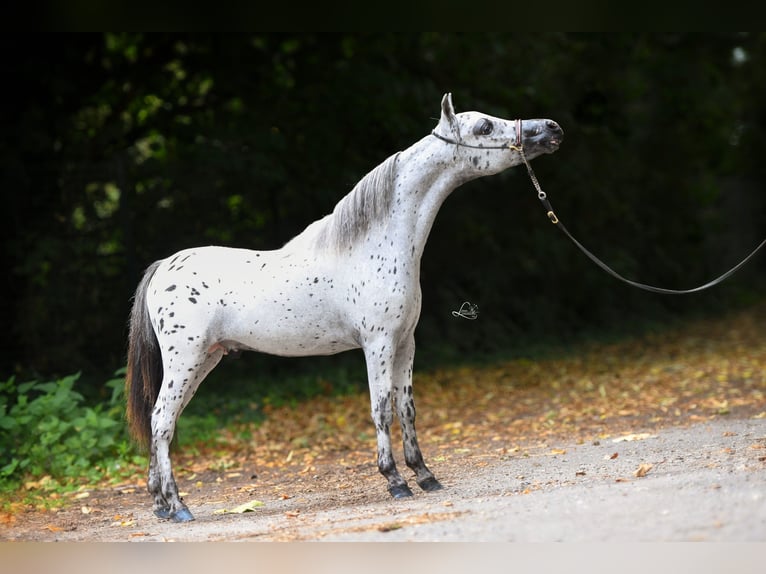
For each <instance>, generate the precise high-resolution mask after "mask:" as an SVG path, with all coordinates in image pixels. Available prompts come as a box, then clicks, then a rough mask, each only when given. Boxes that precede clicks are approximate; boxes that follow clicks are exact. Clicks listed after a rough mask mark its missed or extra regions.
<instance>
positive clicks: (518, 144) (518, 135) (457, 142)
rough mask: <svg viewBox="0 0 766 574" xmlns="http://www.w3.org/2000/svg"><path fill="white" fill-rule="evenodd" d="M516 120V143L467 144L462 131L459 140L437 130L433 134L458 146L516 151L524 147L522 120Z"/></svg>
mask: <svg viewBox="0 0 766 574" xmlns="http://www.w3.org/2000/svg"><path fill="white" fill-rule="evenodd" d="M515 122H516V143H515V144H510V143H509V144H506V145H473V144H467V143H463V142H462V138H460V133H459V132H458V138H459V139H457V140H454V139H451V138H448V137H446V136H443V135H441V134H438V133H436V130H433V131H431V135H432V136H434V137H436V138H438V139H440V140H442V141H443V142H447V143H449V144H455V145H457V146H463V147H471V148H475V149H510V150H515V151H523V149H524V148H523V147H522V144H521V120H515Z"/></svg>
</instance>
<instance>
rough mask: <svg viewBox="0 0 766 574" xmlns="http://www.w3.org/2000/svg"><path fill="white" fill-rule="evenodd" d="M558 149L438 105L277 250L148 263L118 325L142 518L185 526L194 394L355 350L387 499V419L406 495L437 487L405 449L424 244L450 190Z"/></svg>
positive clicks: (530, 126) (522, 125) (540, 129)
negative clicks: (258, 372)
mask: <svg viewBox="0 0 766 574" xmlns="http://www.w3.org/2000/svg"><path fill="white" fill-rule="evenodd" d="M562 138H563V131H562V129H561V128H560V127H559V125H558V124H557V123H556V122H554V121H552V120H547V119H528V120H504V119H501V118H497V117H492V116H489V115H487V114H484V113H480V112H475V111H471V112H463V113H459V114H456V113H455V110H454V108H453V105H452V97H451V94H445V95H444V97H443V98H442V101H441V117H440V119H439V122H438V124H437V125H436V127H435V129H433V131H432V132H430V133H429V134H428V135H426V136H425V137H423V138H422V139H420V140H419V141H417V142H415V143H414V144H413V145H411V146H410V147H408V148H407V149H405V150H403V151H400V152H397V153H395V154H393V155H391V156H390V157H389V158H388V159H386V160H384V161H383V163H381V164H380V165H378V166H377V167H375V168H374V169H372V171H370V172H369V173H368V174H367V175H365V176H364V177H363V178H362V179H361V180H360V181H359V182H358V183H357V184H356V186H355V187H354V188H353V189H352V190H351V191H350V192H349V193H348V194H347V195H346V196H345V197H343V198H342V199H341V200H340V201H339V202H338V203H337V205H336V206H335V208H334V209H333V211H332V213H330V214H329V215H326V216H325V217H323V218H322V219H319V220H318V221H315V222H314V223H311V224H310V225H309V226H308V227H307V228H306V229H305V230H304V231H303V232H301V233H300V234H299V235H297V236H296V237H295V238H293V239H292V240H290V241H289V242H288V243H286V244H285V245H284V246H283V247H282V248H280V249H276V250H272V251H253V250H249V249H236V248H228V247H216V246H207V247H195V248H191V249H185V250H183V251H180V252H178V253H175V254H174V255H171V256H170V257H168V258H167V259H163V260H161V261H156V262H155V263H153V264H151V265H150V266H149V267H148V269H147V270H146V272H145V274H144V276H143V279H142V280H141V282H140V283H139V285H138V288H137V290H136V294H135V298H134V301H133V308H132V311H131V316H130V334H129V341H128V371H127V380H126V393H127V417H128V422H129V426H130V429H131V433H132V435H133V436H134V437H135V439H136V440H137V441H138V442H139V443H142V444H143V445H144V446H146V447H148V449H149V453H150V463H149V477H148V490H149V493H150V494H151V496H152V497H153V498H154V513H155V514H156V515H157V516H158V517H160V518H163V519H171V520H173V521H176V522H187V521H190V520H194V517H193V515H192V513H191V512H190V511H189V509H188V508H187V507H186V505H185V504H184V503H183V502H182V500H181V498H180V497H179V495H178V487H177V486H176V481H175V478H174V476H173V471H172V465H171V459H170V452H169V450H170V449H169V447H170V443H171V441H172V439H173V435H174V432H175V427H176V422H177V421H178V417H179V416H180V415H181V413H182V412H183V410H184V408H185V407H186V405H187V404H188V403H189V401H190V400H191V398H192V396H193V395H194V393H195V392H196V390H197V389H198V387H199V385H200V383H202V381H203V380H204V379H205V377H206V376H207V375H208V373H210V371H211V370H212V369H213V368H214V367H215V366H216V365H217V364H218V362H219V361H220V360H221V358H222V357H223V356H224V355H225V354H226V353H228V352H232V351H240V350H248V351H259V352H262V353H271V354H275V355H281V356H291V357H298V356H308V355H329V354H334V353H340V352H342V351H347V350H350V349H358V348H361V349H362V351H363V353H364V357H365V361H366V365H367V376H368V383H369V392H370V403H371V410H372V419H373V422H374V424H375V431H376V435H377V455H378V469H379V470H380V473H381V474H382V475H383V476H384V477H385V479H386V481H387V482H388V491H389V493H390V494H391V496H393V497H394V498H402V497H407V496H412V491H411V490H410V488H409V486H408V485H407V482H406V481H405V480H404V478H402V476H401V474H400V473H399V471H398V470H397V467H396V464H395V462H394V457H393V454H392V446H391V437H390V427H391V424H392V422H393V415H394V412H396V415H397V417H398V419H399V422H400V425H401V429H402V436H403V447H404V458H405V461H406V464H407V466H408V467H409V468H410V469H411V470H412V471H414V473H415V480H416V481H417V484H418V486H419V487H420V488H421V489H423V490H425V491H434V490H438V489H440V488H442V486H441V484H440V483H439V481H438V480H437V479H436V478H435V477H434V475H433V473H432V472H431V471H430V470H429V469H428V467H427V466H426V464H425V462H424V460H423V455H422V453H421V450H420V447H419V446H418V439H417V436H416V433H415V402H414V397H413V390H412V365H413V359H414V355H415V339H414V331H415V327H416V325H417V323H418V318H419V316H420V308H421V289H420V259H421V257H422V255H423V250H424V248H425V245H426V241H427V240H428V235H429V232H430V231H431V227H432V225H433V223H434V219H435V218H436V214H437V212H438V211H439V208H440V207H441V205H442V204H443V203H444V201H445V200H446V199H447V197H448V196H449V195H450V193H452V191H453V190H454V189H456V188H457V187H459V186H460V185H462V184H464V183H466V182H468V181H471V180H474V179H477V178H480V177H484V176H488V175H493V174H497V173H499V172H501V171H503V170H505V169H508V168H510V167H512V166H515V165H517V164H519V163H521V162H522V161H523V156H524V155H525V156H526V158H527V159H532V158H534V157H537V156H539V155H541V154H546V153H552V152H554V151H556V149H558V147H559V145H560V144H561V142H562Z"/></svg>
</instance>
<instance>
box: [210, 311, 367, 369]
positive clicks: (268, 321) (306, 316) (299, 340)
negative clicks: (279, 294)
mask: <svg viewBox="0 0 766 574" xmlns="http://www.w3.org/2000/svg"><path fill="white" fill-rule="evenodd" d="M278 307H280V308H277V309H273V308H272V309H270V308H269V306H268V305H263V306H260V307H259V306H256V307H254V308H253V309H250V310H248V311H240V312H239V313H236V312H235V311H233V312H229V313H226V314H225V316H228V319H224V321H223V323H222V324H221V328H220V332H221V336H220V339H221V340H222V341H223V343H222V344H223V346H224V347H228V348H231V349H235V348H236V349H247V350H252V351H258V352H262V353H269V354H272V355H281V356H285V357H302V356H310V355H333V354H335V353H340V352H343V351H348V350H349V349H354V348H357V347H358V346H359V344H358V343H357V342H356V340H355V339H354V337H353V336H352V334H351V333H350V332H349V330H348V329H347V328H346V326H345V325H344V324H343V322H342V321H340V320H339V319H340V318H339V317H337V316H336V315H335V314H334V313H333V312H331V311H329V310H327V309H326V308H324V309H323V308H314V309H309V310H307V309H300V308H298V307H291V306H289V305H279V306H278Z"/></svg>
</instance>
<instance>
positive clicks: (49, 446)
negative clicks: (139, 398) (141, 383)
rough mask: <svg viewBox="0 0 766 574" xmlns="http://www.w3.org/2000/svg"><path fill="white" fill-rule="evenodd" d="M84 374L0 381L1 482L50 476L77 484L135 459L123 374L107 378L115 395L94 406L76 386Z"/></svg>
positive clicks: (0, 484) (107, 472)
mask: <svg viewBox="0 0 766 574" xmlns="http://www.w3.org/2000/svg"><path fill="white" fill-rule="evenodd" d="M78 377H79V375H72V376H69V377H65V378H63V379H60V380H58V381H52V382H44V383H39V382H28V383H16V382H15V380H14V379H13V378H11V379H9V380H7V381H5V382H3V383H0V461H2V466H1V467H0V486H7V485H9V484H10V485H13V484H14V483H15V482H17V481H18V480H20V479H21V478H27V479H29V478H41V477H44V476H49V477H51V478H52V479H53V480H54V481H57V482H61V483H72V484H75V485H76V484H78V483H79V482H80V481H81V480H86V481H87V480H93V479H97V478H101V477H103V476H105V475H107V474H109V473H110V472H115V470H116V469H117V468H119V465H120V464H121V463H125V462H127V461H128V460H130V459H131V446H130V442H129V440H128V436H127V432H126V429H125V425H124V422H123V417H124V414H123V411H124V409H123V400H122V389H123V379H122V378H116V379H113V380H111V381H109V382H107V383H106V388H108V389H110V390H111V393H112V394H111V396H110V397H109V399H108V400H107V401H105V402H103V403H101V404H98V405H96V406H94V407H91V406H87V405H86V404H85V403H84V399H83V396H82V395H81V394H80V393H78V392H77V391H75V390H74V385H75V382H76V381H77V379H78Z"/></svg>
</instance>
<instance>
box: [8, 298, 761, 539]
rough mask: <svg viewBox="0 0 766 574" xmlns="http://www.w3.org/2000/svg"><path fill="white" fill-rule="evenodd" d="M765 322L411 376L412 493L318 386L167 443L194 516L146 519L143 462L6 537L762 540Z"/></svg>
mask: <svg viewBox="0 0 766 574" xmlns="http://www.w3.org/2000/svg"><path fill="white" fill-rule="evenodd" d="M765 325H766V307H764V306H763V305H761V306H759V307H757V308H755V309H749V310H747V311H746V312H742V313H739V314H736V315H734V316H731V317H727V318H724V319H721V320H714V321H712V320H711V321H703V322H699V323H697V324H693V325H690V326H688V327H685V328H683V329H680V330H677V331H675V332H672V333H665V332H663V333H662V334H657V335H647V336H645V337H643V338H640V339H634V340H630V341H623V342H618V343H615V344H611V345H598V346H594V347H593V348H585V349H579V350H577V352H576V353H572V354H571V355H569V356H565V357H556V358H550V359H545V360H540V361H529V360H515V361H509V362H506V363H502V364H496V365H491V366H487V367H481V368H478V367H465V368H453V369H448V370H444V371H437V372H432V373H421V374H418V375H416V381H415V387H416V391H415V392H416V397H417V399H418V403H417V404H418V422H419V430H420V439H421V440H420V442H421V446H422V447H423V452H424V456H425V458H426V461H427V463H428V464H429V467H430V468H431V469H432V470H433V471H434V473H435V474H436V476H437V478H439V480H440V481H441V482H442V484H443V485H444V486H445V488H444V489H443V490H441V491H439V492H435V493H423V492H421V491H420V490H419V489H417V487H416V486H415V484H414V481H412V480H411V481H410V482H411V486H412V487H413V491H414V492H415V495H414V496H413V497H412V498H410V499H404V500H392V499H390V497H389V495H388V493H387V492H386V488H385V480H384V479H383V478H382V477H381V476H380V475H379V474H378V472H377V468H376V466H375V464H374V459H375V454H374V453H375V441H374V438H373V437H372V436H371V435H370V430H371V429H370V427H371V422H370V420H369V415H368V413H369V404H368V399H367V398H366V397H365V396H364V395H363V394H360V395H358V396H347V397H319V398H317V399H315V400H312V401H311V402H310V403H308V404H302V405H298V406H297V407H294V408H293V407H284V408H281V410H280V409H274V410H272V411H270V412H269V418H268V419H267V420H266V421H265V422H264V423H263V424H262V425H259V426H257V427H252V428H240V429H228V430H226V431H222V433H221V437H220V440H219V441H218V442H217V443H216V444H215V445H208V446H197V447H195V448H185V449H184V451H183V452H182V453H179V454H178V455H177V456H176V457H175V458H174V464H175V471H176V477H177V480H178V484H179V488H180V490H181V491H182V495H183V498H184V500H185V502H186V503H187V504H188V506H189V508H190V510H191V511H192V512H193V513H194V515H195V517H196V520H195V521H194V522H191V523H188V524H174V523H171V522H166V521H162V520H159V519H157V518H155V517H154V516H153V515H152V513H151V500H150V498H149V495H148V494H147V493H146V491H145V486H144V480H145V471H144V470H143V469H138V470H137V471H136V473H135V477H134V478H133V479H131V480H130V482H127V483H122V484H118V485H113V484H112V485H108V484H105V485H101V486H98V487H89V488H83V489H81V490H79V491H77V492H75V493H73V494H72V495H71V496H70V497H69V500H68V503H67V504H66V505H64V506H63V507H61V508H59V509H56V510H48V511H42V510H41V509H40V508H39V507H35V506H26V507H18V506H17V507H15V511H14V512H12V513H10V514H9V513H6V514H5V515H4V516H3V517H2V518H3V519H2V520H0V540H5V541H32V542H35V541H91V542H105V541H132V542H140V541H171V540H172V541H315V540H316V541H320V540H321V541H375V542H377V541H467V542H479V541H482V542H483V541H498V542H500V541H502V542H557V541H566V542H582V541H593V542H599V541H601V542H619V541H625V542H628V541H660V542H664V541H691V540H695V541H696V540H702V541H716V542H723V541H728V542H754V541H761V542H766V378H764V377H765V376H766V337H764V334H766V332H765V331H766V327H765ZM397 440H398V439H397ZM399 465H400V469H404V470H405V472H404V475H405V477H407V476H408V475H409V471H407V470H406V469H405V468H404V465H403V464H402V463H401V462H399Z"/></svg>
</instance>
